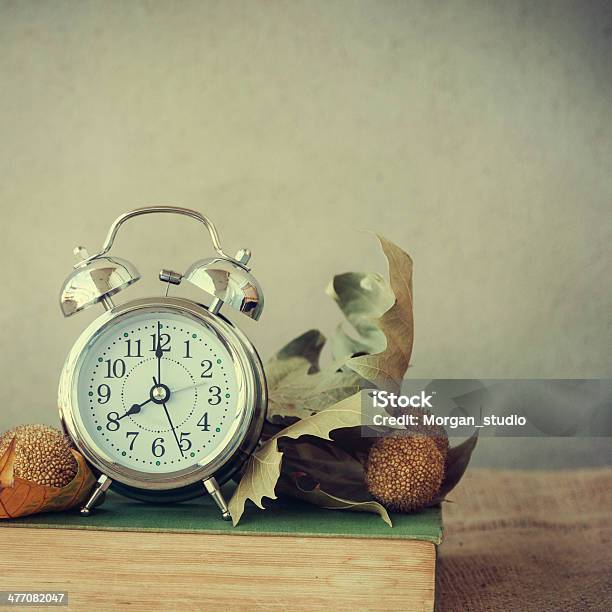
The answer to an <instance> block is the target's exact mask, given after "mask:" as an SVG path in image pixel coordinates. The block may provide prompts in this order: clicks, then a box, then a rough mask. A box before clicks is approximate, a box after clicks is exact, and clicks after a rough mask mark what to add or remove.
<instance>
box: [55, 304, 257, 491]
mask: <svg viewBox="0 0 612 612" xmlns="http://www.w3.org/2000/svg"><path fill="white" fill-rule="evenodd" d="M158 325H159V340H160V342H159V344H165V345H164V347H163V349H162V354H161V355H160V357H159V359H158V358H157V357H156V356H155V352H156V345H157V344H158V342H157V340H158ZM158 367H159V370H161V379H159V380H158V379H157V374H158ZM156 389H159V390H160V391H161V393H160V394H159V399H158V400H156V398H155V395H154V394H155V390H156ZM211 390H212V393H211ZM160 400H164V401H163V402H162V401H160ZM142 403H145V405H143V406H142V407H140V406H139V408H140V409H139V410H138V411H133V412H132V413H130V410H131V409H132V408H133V407H134V406H137V405H139V404H142ZM265 405H266V386H265V378H264V374H263V368H262V365H261V361H260V359H259V357H258V355H257V352H256V351H255V349H254V348H253V346H252V345H251V343H250V342H249V341H248V339H247V338H246V336H244V334H242V333H241V332H240V331H239V330H238V329H237V328H236V327H234V326H232V325H231V323H229V322H228V321H226V320H224V319H222V318H221V317H219V316H214V315H212V314H211V313H209V311H208V310H207V309H206V308H205V307H203V306H199V305H197V304H194V303H193V302H190V301H189V300H183V299H177V298H155V299H143V300H136V301H132V302H128V303H127V304H125V305H123V306H120V307H116V308H114V309H111V310H109V311H107V312H105V313H104V314H102V315H101V316H100V317H98V319H96V320H95V321H94V322H93V323H92V324H91V325H90V326H89V327H88V328H87V329H86V330H85V331H84V332H83V333H82V335H81V337H80V338H79V339H78V340H77V342H76V343H75V345H74V347H73V348H72V350H71V351H70V354H69V355H68V358H67V360H66V363H65V365H64V369H63V371H62V375H61V378H60V391H59V406H60V417H61V420H62V423H63V425H64V427H65V429H66V431H67V433H68V434H69V436H70V438H71V439H72V440H73V442H74V444H75V446H76V447H77V449H78V450H79V451H80V452H81V453H82V454H83V456H84V457H85V458H86V459H87V460H88V461H89V463H90V464H91V465H92V466H94V468H95V469H96V470H97V471H98V472H100V473H103V474H106V475H107V476H108V477H109V478H110V479H112V481H113V487H114V488H117V489H118V490H119V491H120V492H122V493H123V494H125V495H127V496H131V497H135V498H137V499H151V500H160V501H161V500H165V499H168V498H170V499H173V500H177V499H188V498H190V497H194V496H195V495H199V494H201V493H203V492H204V489H203V487H202V486H201V482H202V481H204V480H206V479H207V478H209V477H211V476H215V478H216V479H217V481H218V482H219V484H223V483H224V482H225V481H227V480H228V479H229V478H230V477H231V476H232V475H233V474H234V473H235V472H236V470H238V469H239V468H240V466H241V465H242V463H243V462H244V460H245V459H246V458H247V457H248V456H249V454H250V453H251V452H252V450H253V448H254V447H255V445H256V444H257V441H258V439H259V436H260V434H261V428H262V426H263V419H264V415H265ZM170 457H172V458H170ZM195 483H199V484H200V486H197V487H193V486H192V485H194V484H195ZM168 491H169V492H170V494H169V495H166V492H168Z"/></svg>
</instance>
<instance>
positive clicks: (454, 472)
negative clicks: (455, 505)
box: [430, 430, 478, 506]
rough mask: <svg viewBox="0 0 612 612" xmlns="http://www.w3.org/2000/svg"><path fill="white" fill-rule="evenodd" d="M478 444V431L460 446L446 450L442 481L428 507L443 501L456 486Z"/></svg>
mask: <svg viewBox="0 0 612 612" xmlns="http://www.w3.org/2000/svg"><path fill="white" fill-rule="evenodd" d="M476 442H478V430H476V431H475V432H474V433H473V434H472V435H471V436H470V437H469V438H467V439H466V440H464V441H463V442H462V443H461V444H459V445H457V446H455V447H453V448H449V449H448V453H447V455H446V462H445V466H444V480H443V481H442V486H441V487H440V491H438V495H437V496H436V498H435V499H434V500H433V501H432V502H431V504H430V505H432V506H433V505H435V504H439V503H440V502H442V501H445V497H446V496H447V495H448V494H449V493H450V492H451V491H452V490H453V489H454V488H455V487H456V486H457V484H458V483H459V481H460V480H461V478H462V477H463V474H464V473H465V470H466V469H467V466H468V464H469V462H470V459H471V457H472V453H473V452H474V449H475V448H476Z"/></svg>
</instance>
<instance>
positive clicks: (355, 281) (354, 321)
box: [325, 272, 395, 360]
mask: <svg viewBox="0 0 612 612" xmlns="http://www.w3.org/2000/svg"><path fill="white" fill-rule="evenodd" d="M325 292H326V293H327V295H329V296H330V297H331V298H332V299H333V300H334V302H336V304H337V305H338V307H339V308H340V310H341V311H342V314H343V315H344V316H345V317H346V319H347V320H348V322H349V323H350V324H351V325H352V326H353V328H354V329H355V331H356V332H357V334H358V337H357V338H354V337H353V336H351V335H349V334H348V333H347V332H346V331H345V327H344V325H343V324H342V323H341V324H340V325H339V326H338V328H337V331H336V334H335V335H334V336H333V337H332V339H331V341H330V343H331V348H332V354H333V358H334V359H336V360H338V359H344V358H347V357H351V356H352V355H354V354H355V353H367V354H370V353H379V352H381V351H383V350H384V349H385V347H386V346H387V340H386V338H385V334H384V333H383V331H382V330H381V328H380V326H379V325H378V319H379V318H380V317H381V316H382V315H383V314H384V313H385V312H386V311H387V310H389V308H391V306H393V303H394V302H395V296H394V295H393V292H392V291H391V289H390V288H389V285H388V284H387V282H386V281H385V279H384V278H383V277H382V276H381V275H380V274H377V273H371V274H364V273H362V272H347V273H345V274H336V276H334V278H333V279H332V280H331V282H330V283H329V285H328V287H327V289H326V290H325Z"/></svg>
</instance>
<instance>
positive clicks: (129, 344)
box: [125, 339, 142, 357]
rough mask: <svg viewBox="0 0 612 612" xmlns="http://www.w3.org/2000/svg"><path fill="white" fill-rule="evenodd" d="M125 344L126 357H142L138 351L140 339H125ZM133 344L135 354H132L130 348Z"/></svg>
mask: <svg viewBox="0 0 612 612" xmlns="http://www.w3.org/2000/svg"><path fill="white" fill-rule="evenodd" d="M125 343H126V344H127V355H126V357H142V353H141V352H140V348H141V341H140V340H131V339H130V340H126V341H125ZM134 346H135V348H136V354H134V355H133V354H132V348H133V347H134Z"/></svg>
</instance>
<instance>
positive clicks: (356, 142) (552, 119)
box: [0, 1, 612, 428]
mask: <svg viewBox="0 0 612 612" xmlns="http://www.w3.org/2000/svg"><path fill="white" fill-rule="evenodd" d="M611 77H612V12H611V9H610V5H609V4H608V3H606V2H575V3H567V2H557V1H554V2H553V1H550V2H549V1H546V2H545V1H540V2H532V1H525V2H501V1H500V2H448V3H447V2H433V3H432V2H425V1H424V2H378V3H369V2H349V1H347V2H337V1H336V2H331V3H330V2H185V1H181V2H170V1H166V2H136V1H132V2H128V3H126V2H44V3H41V2H0V137H1V146H0V212H1V214H2V219H1V225H0V227H1V232H2V240H1V244H0V255H1V257H2V264H3V265H2V270H3V274H2V276H3V278H2V285H3V294H4V300H3V305H2V307H1V309H0V324H1V328H2V334H1V340H0V342H1V353H0V366H1V372H2V380H3V383H2V385H0V401H1V402H2V413H0V426H1V427H2V428H4V427H6V426H9V425H12V424H15V423H19V422H24V421H25V422H31V421H47V422H55V420H56V417H55V394H56V384H57V377H58V374H59V370H60V367H61V364H62V361H63V359H64V356H65V354H66V352H67V351H68V349H69V348H70V346H71V344H72V343H73V341H74V340H75V338H76V337H77V335H78V333H79V332H80V330H81V329H83V328H84V327H85V325H86V324H87V322H88V321H90V320H91V319H92V318H93V317H94V316H95V314H97V313H98V311H97V310H96V311H90V312H88V313H85V314H82V315H80V316H76V317H74V318H73V319H70V320H63V319H62V317H61V314H60V311H59V308H58V304H57V294H58V290H59V287H60V284H61V282H62V280H63V278H64V276H65V275H66V274H67V273H68V272H69V270H70V266H71V265H72V263H73V258H72V255H71V250H72V247H73V246H74V245H75V244H81V243H82V244H85V245H87V246H88V247H89V248H90V249H91V250H92V251H93V250H95V249H96V248H98V247H99V246H100V245H101V243H102V241H103V238H104V236H105V234H106V231H107V229H108V226H109V225H110V223H111V222H112V220H113V219H114V218H115V216H117V215H118V214H119V213H121V212H123V211H125V210H127V209H130V208H133V207H136V206H141V205H143V204H147V203H178V204H182V205H185V206H190V207H195V208H198V209H200V210H201V211H203V212H205V213H207V214H208V215H210V216H211V217H212V219H213V220H214V221H215V222H216V223H217V225H218V227H219V230H220V232H221V236H222V239H223V241H224V242H225V243H226V244H227V245H228V248H231V249H235V248H237V247H240V246H248V247H250V248H251V249H252V250H253V253H254V259H253V264H254V272H255V273H256V274H257V275H258V277H259V278H260V280H261V282H262V284H263V285H264V287H265V290H266V299H267V305H266V311H265V314H264V317H263V318H262V320H261V322H260V323H259V324H256V325H249V324H248V323H249V322H248V321H247V322H246V323H247V325H245V328H246V329H247V331H248V332H249V333H250V334H251V335H252V337H253V339H254V340H255V342H256V344H257V345H258V346H259V347H260V348H261V352H262V353H263V355H264V357H267V356H269V355H270V354H271V353H272V352H273V351H274V350H275V349H276V348H278V347H280V346H281V345H282V344H283V343H284V342H285V341H287V340H289V339H290V338H292V337H293V336H295V335H297V334H299V333H301V332H302V331H303V330H305V329H307V328H309V327H313V326H317V327H320V328H321V329H322V330H323V331H324V332H326V333H328V334H329V333H331V332H332V331H333V329H334V327H335V325H336V323H337V321H338V320H339V316H338V312H337V311H336V308H335V306H334V305H333V304H332V303H331V302H330V301H329V299H328V298H327V297H326V296H325V295H324V293H323V289H324V287H325V285H326V283H327V282H328V280H329V278H330V277H331V275H332V274H333V273H334V272H339V271H346V270H380V271H384V269H385V268H384V261H383V260H382V259H381V257H380V255H379V253H378V250H377V247H376V244H375V241H374V239H373V238H372V237H371V236H370V235H368V234H367V233H364V232H363V231H362V230H374V231H377V232H380V233H382V234H385V235H386V236H388V237H389V238H391V239H393V240H395V241H396V242H397V243H398V244H400V245H402V246H403V247H404V248H405V249H406V250H408V251H409V252H410V253H411V254H412V255H413V257H414V261H415V317H416V343H415V351H414V358H413V363H414V368H413V370H412V375H413V376H447V377H448V376H452V377H469V376H474V377H487V376H490V377H520V376H523V377H539V376H542V377H547V376H551V377H597V376H610V375H612V364H611V363H610V347H612V318H611V315H610V312H611V306H612V286H611V283H610V266H611V263H612V257H611V254H612V248H611V244H612V222H611V210H612V147H611V142H612V104H611V102H612V97H611V94H612V78H611ZM202 238H203V234H202V233H201V231H200V229H199V228H198V227H197V226H196V225H195V224H193V223H190V222H189V221H186V220H181V219H177V220H170V219H161V220H159V219H158V220H155V219H146V220H143V221H141V222H138V221H137V222H133V223H132V225H131V226H126V231H125V232H124V233H123V234H122V235H120V239H119V241H118V243H117V245H116V249H115V252H116V253H117V254H120V255H123V256H125V257H128V258H129V259H132V260H133V261H134V262H136V263H137V265H138V267H139V268H140V270H141V272H142V273H143V275H145V276H147V277H148V278H147V280H146V281H142V282H141V283H140V284H139V285H137V286H135V287H133V288H131V289H130V290H129V293H128V292H127V291H126V293H124V294H123V295H124V297H125V298H128V297H136V296H140V295H147V294H151V293H155V292H159V291H160V287H159V286H158V285H159V283H157V282H156V281H155V280H153V279H154V276H155V273H156V272H157V270H158V269H159V268H160V267H161V266H162V265H163V266H168V267H173V268H176V269H178V270H183V269H184V268H185V267H186V266H187V265H188V264H189V263H190V262H191V261H192V260H193V259H195V258H197V257H201V256H206V255H207V254H208V253H209V252H210V247H209V244H208V242H207V241H206V240H202Z"/></svg>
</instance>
